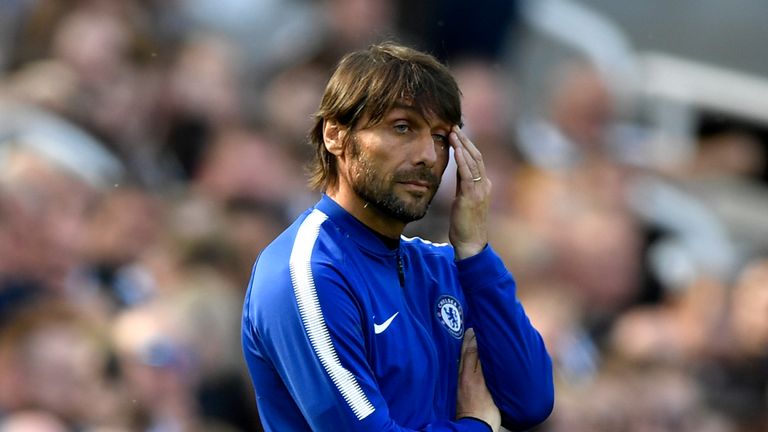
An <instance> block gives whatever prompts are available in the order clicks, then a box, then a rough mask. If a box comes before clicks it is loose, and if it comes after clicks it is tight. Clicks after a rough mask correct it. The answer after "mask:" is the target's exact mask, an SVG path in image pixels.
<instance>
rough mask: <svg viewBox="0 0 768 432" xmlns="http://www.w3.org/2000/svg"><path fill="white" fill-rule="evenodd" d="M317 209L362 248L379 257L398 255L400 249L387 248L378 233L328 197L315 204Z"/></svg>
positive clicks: (323, 197)
mask: <svg viewBox="0 0 768 432" xmlns="http://www.w3.org/2000/svg"><path fill="white" fill-rule="evenodd" d="M315 208H316V209H318V210H320V211H322V212H323V213H325V214H326V215H328V219H330V220H332V221H333V223H335V224H336V225H337V226H338V227H339V228H341V230H342V231H343V232H344V234H345V235H346V236H347V237H348V238H350V239H352V240H353V241H354V242H355V243H357V244H358V245H360V246H361V247H362V248H364V249H366V250H368V251H370V252H374V253H376V254H379V255H387V256H394V255H396V254H397V252H398V249H394V250H393V249H390V248H389V247H387V245H386V244H384V241H383V240H382V239H381V238H379V235H378V234H377V233H376V232H374V231H373V230H372V229H371V228H369V227H368V226H367V225H365V224H364V223H362V222H360V221H359V220H358V219H357V218H355V217H354V216H352V214H351V213H349V212H348V211H346V210H345V209H344V207H342V206H340V205H339V204H338V203H337V202H336V201H334V200H333V199H332V198H331V197H329V196H328V195H326V194H323V196H322V197H321V198H320V201H318V202H317V204H315Z"/></svg>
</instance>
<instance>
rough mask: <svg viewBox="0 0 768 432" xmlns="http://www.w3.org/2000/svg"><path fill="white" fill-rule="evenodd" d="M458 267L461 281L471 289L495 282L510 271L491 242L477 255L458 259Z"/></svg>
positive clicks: (465, 286)
mask: <svg viewBox="0 0 768 432" xmlns="http://www.w3.org/2000/svg"><path fill="white" fill-rule="evenodd" d="M456 268H457V269H458V270H459V283H461V286H462V287H464V289H467V290H470V291H472V290H475V289H480V288H481V287H483V286H486V285H491V284H494V283H495V282H496V281H498V280H499V278H501V277H504V276H505V275H507V274H508V273H509V272H508V271H507V268H506V267H505V266H504V262H502V261H501V258H499V256H498V255H496V251H494V250H493V248H491V245H490V244H488V245H486V246H485V249H483V250H482V251H480V253H478V254H477V255H473V256H471V257H469V258H465V259H463V260H460V261H456Z"/></svg>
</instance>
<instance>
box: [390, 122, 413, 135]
mask: <svg viewBox="0 0 768 432" xmlns="http://www.w3.org/2000/svg"><path fill="white" fill-rule="evenodd" d="M393 128H394V129H395V132H397V133H399V134H405V133H408V131H410V130H411V127H410V126H408V124H407V123H398V124H396V125H395V126H393Z"/></svg>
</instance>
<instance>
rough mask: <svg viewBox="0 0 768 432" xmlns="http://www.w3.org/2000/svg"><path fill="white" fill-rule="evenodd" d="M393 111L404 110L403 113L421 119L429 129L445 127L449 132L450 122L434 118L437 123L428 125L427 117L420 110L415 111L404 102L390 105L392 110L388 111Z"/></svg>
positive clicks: (414, 108)
mask: <svg viewBox="0 0 768 432" xmlns="http://www.w3.org/2000/svg"><path fill="white" fill-rule="evenodd" d="M395 109H402V110H405V111H408V112H411V113H413V114H416V115H418V116H419V117H421V119H422V120H424V123H426V124H427V126H429V127H430V128H435V127H446V128H447V129H449V130H450V129H451V126H450V122H449V121H446V120H443V119H440V118H436V119H437V121H436V122H435V123H430V122H429V121H428V120H427V117H426V116H425V115H424V113H422V112H421V111H420V110H418V109H416V107H414V106H413V105H408V104H406V103H404V102H395V103H394V104H393V105H392V108H391V109H390V111H393V110H395Z"/></svg>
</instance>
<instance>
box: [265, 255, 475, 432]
mask: <svg viewBox="0 0 768 432" xmlns="http://www.w3.org/2000/svg"><path fill="white" fill-rule="evenodd" d="M301 273H302V272H301V271H299V270H296V271H293V270H292V284H293V287H294V295H295V301H296V305H297V306H298V307H294V308H282V307H280V308H277V307H276V308H275V310H277V309H280V312H279V313H278V312H276V313H275V314H274V315H272V318H271V319H269V320H268V322H267V323H265V324H262V325H263V326H265V327H266V329H260V333H261V334H262V335H265V334H266V335H269V336H268V338H269V339H268V340H267V341H264V342H265V343H266V345H268V346H269V348H268V349H269V351H270V357H271V360H272V363H273V364H274V366H275V368H276V369H277V372H278V374H279V375H280V377H281V379H282V381H283V382H284V383H285V385H286V387H287V389H288V392H289V393H290V395H291V397H292V398H293V399H294V402H295V403H296V405H297V406H298V407H299V409H300V410H301V413H302V415H303V416H304V417H305V419H306V421H307V423H308V424H309V425H310V427H311V429H312V430H313V431H320V432H322V431H329V432H337V431H340V430H343V431H371V432H374V431H375V432H382V431H407V430H415V429H406V428H403V427H400V426H398V425H397V424H395V422H394V421H393V420H392V419H391V418H390V415H389V410H388V408H387V403H386V401H385V400H384V398H383V396H382V395H381V393H380V392H379V390H378V387H377V383H376V379H375V376H374V374H373V372H372V369H371V367H370V365H369V364H368V361H367V356H366V343H365V337H364V330H363V327H362V321H361V311H360V307H359V306H358V302H357V300H356V298H355V296H354V294H353V290H351V289H350V286H349V282H348V281H347V280H346V279H345V278H344V276H343V275H342V274H341V273H340V272H338V271H336V270H335V269H334V268H333V267H331V265H330V264H325V265H318V264H314V265H312V267H311V269H308V271H307V272H305V273H304V274H301ZM291 310H293V311H294V312H290V311H291ZM406 393H407V392H406ZM420 430H423V431H434V432H442V431H445V432H449V431H451V432H460V431H466V432H487V427H486V426H485V424H484V423H482V422H480V421H477V420H474V419H461V420H458V421H455V422H451V421H448V420H441V421H438V422H436V423H433V424H430V425H424V426H423V427H422V429H420Z"/></svg>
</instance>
